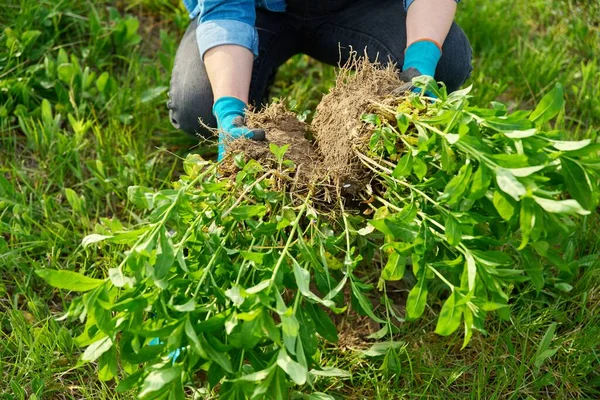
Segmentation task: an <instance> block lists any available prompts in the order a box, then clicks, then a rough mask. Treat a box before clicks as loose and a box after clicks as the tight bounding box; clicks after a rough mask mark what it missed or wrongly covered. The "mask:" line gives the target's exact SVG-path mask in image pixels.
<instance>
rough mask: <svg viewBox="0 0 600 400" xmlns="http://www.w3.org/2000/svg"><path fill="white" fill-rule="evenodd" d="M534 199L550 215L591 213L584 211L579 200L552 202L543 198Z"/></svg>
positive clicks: (535, 197)
mask: <svg viewBox="0 0 600 400" xmlns="http://www.w3.org/2000/svg"><path fill="white" fill-rule="evenodd" d="M533 199H534V200H535V202H536V203H538V204H539V205H540V206H541V207H542V208H543V209H544V210H546V211H548V212H550V213H557V214H579V215H589V214H591V213H590V212H589V211H587V210H584V209H583V207H581V204H579V202H578V201H577V200H551V199H544V198H542V197H538V196H533Z"/></svg>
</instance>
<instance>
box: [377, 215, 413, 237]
mask: <svg viewBox="0 0 600 400" xmlns="http://www.w3.org/2000/svg"><path fill="white" fill-rule="evenodd" d="M369 224H370V225H372V226H373V227H374V228H375V229H377V230H378V231H379V232H381V233H383V234H385V235H389V236H392V237H393V238H394V239H396V240H400V241H403V242H407V243H410V242H412V241H413V240H414V239H415V237H416V235H417V228H416V227H415V226H413V225H409V224H408V223H406V222H402V220H401V218H397V215H391V216H389V217H387V218H382V219H373V220H371V221H369Z"/></svg>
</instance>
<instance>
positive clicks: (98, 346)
mask: <svg viewBox="0 0 600 400" xmlns="http://www.w3.org/2000/svg"><path fill="white" fill-rule="evenodd" d="M112 345H113V341H112V339H111V338H110V337H108V336H106V337H104V338H102V339H100V340H98V341H96V342H94V343H92V344H90V345H89V346H88V347H87V348H86V349H85V351H84V352H83V354H82V355H81V359H80V361H81V362H82V363H88V362H93V361H96V360H97V359H98V357H100V356H101V355H102V354H104V353H106V352H107V351H108V350H110V349H111V347H112Z"/></svg>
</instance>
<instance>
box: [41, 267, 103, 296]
mask: <svg viewBox="0 0 600 400" xmlns="http://www.w3.org/2000/svg"><path fill="white" fill-rule="evenodd" d="M35 273H36V274H37V275H38V276H39V277H40V278H42V279H43V280H45V281H46V282H47V283H48V284H49V285H50V286H54V287H56V288H59V289H66V290H72V291H75V292H87V291H90V290H92V289H95V288H97V287H98V286H100V285H102V284H103V283H104V282H105V281H104V280H102V279H94V278H89V277H87V276H85V275H82V274H80V273H77V272H73V271H62V270H55V269H37V270H35Z"/></svg>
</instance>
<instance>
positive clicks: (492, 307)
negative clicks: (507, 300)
mask: <svg viewBox="0 0 600 400" xmlns="http://www.w3.org/2000/svg"><path fill="white" fill-rule="evenodd" d="M507 307H508V304H501V303H494V302H491V301H486V302H485V303H483V305H482V306H481V309H482V310H483V311H496V310H499V309H501V308H507Z"/></svg>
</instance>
